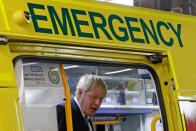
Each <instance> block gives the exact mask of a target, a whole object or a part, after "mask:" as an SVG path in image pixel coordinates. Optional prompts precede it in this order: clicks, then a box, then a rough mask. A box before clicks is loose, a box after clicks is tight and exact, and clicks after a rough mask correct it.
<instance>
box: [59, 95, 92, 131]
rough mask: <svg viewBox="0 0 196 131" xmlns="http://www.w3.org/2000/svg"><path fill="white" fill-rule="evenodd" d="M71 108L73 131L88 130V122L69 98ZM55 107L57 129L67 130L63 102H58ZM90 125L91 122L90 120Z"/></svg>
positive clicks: (60, 130)
mask: <svg viewBox="0 0 196 131" xmlns="http://www.w3.org/2000/svg"><path fill="white" fill-rule="evenodd" d="M71 106H72V107H71V109H72V122H73V131H89V127H88V124H87V123H86V122H85V120H84V117H83V116H82V113H81V111H80V109H79V107H78V105H77V103H76V102H75V100H74V99H73V98H72V100H71ZM56 109H57V122H58V131H67V127H66V117H65V107H64V103H62V104H58V105H57V106H56ZM90 124H91V127H92V122H91V121H90Z"/></svg>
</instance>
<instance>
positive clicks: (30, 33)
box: [0, 0, 196, 90]
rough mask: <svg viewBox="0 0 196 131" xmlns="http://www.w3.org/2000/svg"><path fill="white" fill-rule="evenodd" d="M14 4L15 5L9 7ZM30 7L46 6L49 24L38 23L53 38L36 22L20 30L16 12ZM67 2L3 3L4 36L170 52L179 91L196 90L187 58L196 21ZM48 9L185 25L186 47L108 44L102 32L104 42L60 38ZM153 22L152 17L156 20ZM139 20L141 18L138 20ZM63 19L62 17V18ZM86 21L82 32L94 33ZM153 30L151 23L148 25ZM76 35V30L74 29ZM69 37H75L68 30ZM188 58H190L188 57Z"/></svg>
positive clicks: (192, 50) (5, 0) (192, 52)
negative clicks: (14, 18) (38, 28)
mask: <svg viewBox="0 0 196 131" xmlns="http://www.w3.org/2000/svg"><path fill="white" fill-rule="evenodd" d="M9 3H12V4H9ZM27 3H35V4H40V5H43V6H44V8H45V9H36V10H35V13H36V14H39V15H41V16H45V17H46V18H47V20H45V21H44V20H37V22H38V24H39V26H40V27H42V28H49V29H51V30H52V34H49V33H48V34H44V33H37V32H35V30H34V27H33V24H32V21H31V23H30V24H27V25H25V26H20V25H18V24H17V22H15V21H14V20H13V14H14V12H16V11H18V10H27V11H29V9H28V7H27ZM90 3H92V4H89V2H88V1H80V2H78V1H63V0H48V1H44V0H43V1H40V0H26V1H21V2H18V1H14V0H1V1H0V5H1V6H0V8H1V11H2V12H1V14H2V15H1V16H0V17H1V19H2V21H3V22H0V24H1V25H0V29H1V30H0V35H5V36H7V37H8V38H10V39H12V40H26V41H29V40H30V41H39V42H47V43H58V44H63V45H77V46H88V47H102V48H103V47H104V48H111V49H112V48H113V49H114V48H115V49H123V50H137V51H151V52H167V54H168V56H169V57H168V58H169V63H170V68H171V71H172V73H173V77H174V80H175V85H176V89H177V90H179V89H183V90H195V84H194V81H196V77H195V75H194V74H195V73H194V72H196V69H195V67H196V62H194V61H193V60H192V59H187V57H190V56H195V55H196V54H195V48H196V45H195V44H193V43H194V37H193V35H187V34H196V26H195V25H196V18H195V17H191V16H187V15H180V14H174V13H168V12H167V13H166V12H162V11H154V10H148V9H143V8H136V7H127V6H119V5H109V4H104V3H101V2H92V1H90ZM47 6H53V7H54V8H55V9H56V11H57V14H61V8H68V9H77V10H84V9H85V10H84V11H86V12H87V11H92V12H98V13H101V14H102V15H103V16H104V17H105V18H108V16H109V15H111V12H112V14H115V15H117V16H120V17H121V18H123V17H124V16H130V17H134V18H138V19H140V18H141V19H143V20H145V21H149V20H153V22H158V21H164V22H166V23H172V24H173V25H174V27H175V28H176V27H177V24H181V26H182V27H181V34H180V36H181V39H182V42H183V45H184V47H182V48H181V47H179V45H178V43H174V44H173V45H172V46H166V45H165V44H163V43H160V44H156V43H155V42H154V41H153V40H152V39H149V41H150V44H148V43H146V42H145V43H142V44H141V43H140V44H139V43H135V42H132V41H131V40H129V41H126V42H121V41H118V40H116V39H113V40H108V39H107V38H106V36H105V34H104V33H103V32H102V31H100V32H99V34H100V39H95V38H92V39H89V38H84V37H79V36H77V35H76V36H70V35H67V36H65V35H63V33H62V32H59V34H55V33H54V29H53V25H52V22H51V19H50V15H49V13H48V10H47ZM152 12H153V18H152V17H149V16H152ZM138 16H139V17H138ZM59 18H61V17H59ZM80 18H81V19H82V20H86V21H87V22H88V23H89V26H81V29H82V30H85V31H86V32H92V31H93V28H92V26H90V25H91V24H92V23H91V21H90V18H89V16H88V14H87V15H84V16H81V17H80ZM147 25H148V26H149V25H150V24H149V22H148V23H147ZM134 26H135V27H138V28H141V25H140V23H137V22H136V23H134ZM119 27H120V22H119V23H118V22H116V23H115V28H119ZM105 29H106V30H109V26H106V27H105ZM74 31H76V29H75V28H74ZM68 34H71V32H70V30H68ZM162 34H163V35H164V37H165V38H166V39H167V40H169V39H170V38H172V37H173V36H174V34H172V33H171V31H169V32H168V30H167V29H163V32H162ZM136 36H137V37H141V38H143V37H144V34H143V33H137V35H136ZM172 39H173V40H174V41H177V39H176V38H172ZM185 54H186V55H185ZM187 65H188V66H189V68H186V69H184V67H186V66H187Z"/></svg>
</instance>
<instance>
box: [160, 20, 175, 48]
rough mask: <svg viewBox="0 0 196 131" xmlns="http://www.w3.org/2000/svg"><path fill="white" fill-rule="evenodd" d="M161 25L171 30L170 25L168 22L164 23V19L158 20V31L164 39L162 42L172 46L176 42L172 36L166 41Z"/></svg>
mask: <svg viewBox="0 0 196 131" xmlns="http://www.w3.org/2000/svg"><path fill="white" fill-rule="evenodd" d="M161 27H165V28H166V29H167V30H169V27H168V25H167V24H166V23H164V22H163V21H159V22H157V32H158V34H159V37H160V39H161V40H162V42H163V43H164V44H165V45H167V46H172V45H173V43H174V40H173V39H172V38H170V40H169V41H166V40H165V39H164V37H163V34H162V32H161Z"/></svg>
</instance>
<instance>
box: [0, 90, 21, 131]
mask: <svg viewBox="0 0 196 131" xmlns="http://www.w3.org/2000/svg"><path fill="white" fill-rule="evenodd" d="M0 104H1V108H0V130H1V131H18V130H16V129H15V121H14V119H13V116H14V113H13V109H14V108H13V101H12V100H11V98H10V93H9V88H1V87H0Z"/></svg>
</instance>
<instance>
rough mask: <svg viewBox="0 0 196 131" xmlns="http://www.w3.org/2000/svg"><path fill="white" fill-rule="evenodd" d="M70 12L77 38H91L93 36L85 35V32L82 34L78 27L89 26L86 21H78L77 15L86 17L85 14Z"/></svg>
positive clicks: (72, 10)
mask: <svg viewBox="0 0 196 131" xmlns="http://www.w3.org/2000/svg"><path fill="white" fill-rule="evenodd" d="M71 12H72V16H73V19H74V22H75V25H76V29H77V32H78V36H79V37H87V38H93V34H92V33H87V32H82V31H81V28H80V26H81V25H84V26H89V23H88V21H84V20H79V19H78V17H77V15H86V12H85V11H83V10H76V9H71Z"/></svg>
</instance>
